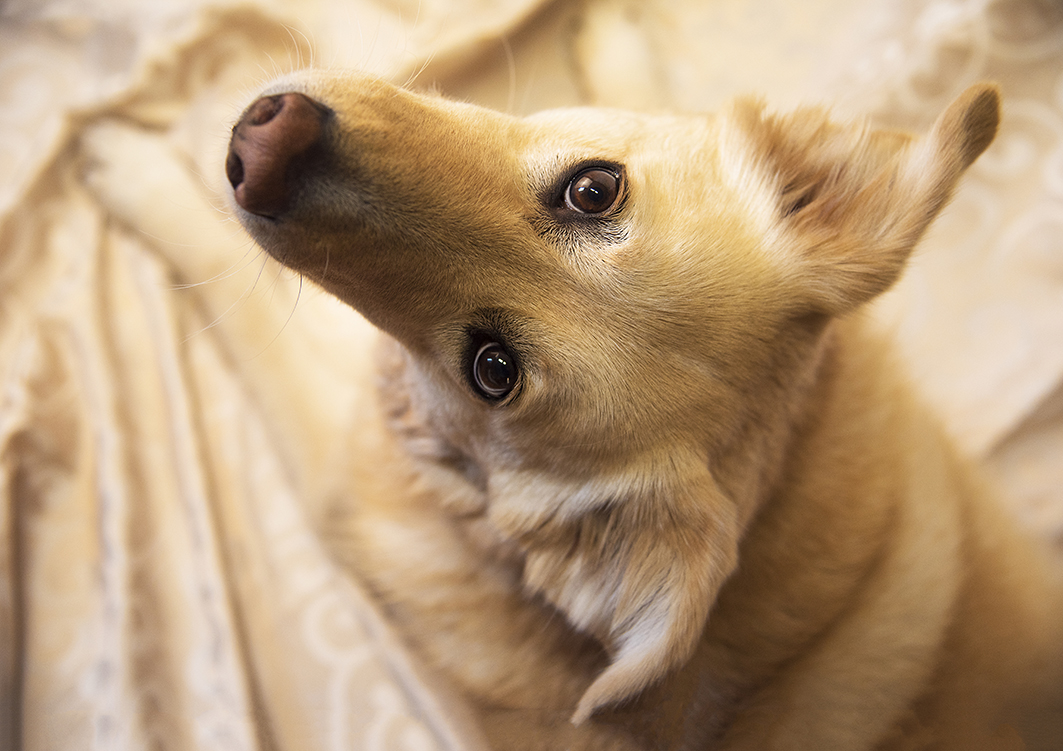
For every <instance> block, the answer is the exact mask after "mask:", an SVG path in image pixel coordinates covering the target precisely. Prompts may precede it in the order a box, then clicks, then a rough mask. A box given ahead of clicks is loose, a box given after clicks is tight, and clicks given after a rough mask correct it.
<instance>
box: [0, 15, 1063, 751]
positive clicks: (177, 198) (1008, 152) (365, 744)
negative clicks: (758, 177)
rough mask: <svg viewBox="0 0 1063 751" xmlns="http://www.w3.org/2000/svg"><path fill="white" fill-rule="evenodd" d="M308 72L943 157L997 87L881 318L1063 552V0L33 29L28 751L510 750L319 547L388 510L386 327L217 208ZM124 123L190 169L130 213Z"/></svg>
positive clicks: (7, 641)
mask: <svg viewBox="0 0 1063 751" xmlns="http://www.w3.org/2000/svg"><path fill="white" fill-rule="evenodd" d="M305 64H317V65H337V66H359V67H363V68H366V69H369V70H372V71H375V72H377V73H379V74H381V75H384V76H387V77H390V78H391V79H393V80H396V81H399V82H404V81H412V82H413V83H414V85H417V86H424V87H430V86H436V87H438V88H439V89H440V90H442V91H443V92H445V93H450V94H453V95H456V96H461V97H466V98H469V99H471V100H474V101H479V102H482V103H485V104H488V105H491V106H495V107H499V108H502V109H508V110H510V111H514V112H527V111H532V110H536V109H540V108H543V107H547V106H558V105H566V104H575V103H594V104H608V105H624V106H653V107H656V106H677V107H683V108H704V109H711V108H714V107H716V106H718V105H719V104H720V103H721V102H722V101H724V100H725V99H727V98H728V97H730V96H731V95H733V94H735V93H741V92H745V91H748V90H754V91H762V92H764V93H765V94H766V95H767V98H768V99H769V100H770V101H772V102H773V103H779V104H780V105H783V106H786V105H791V104H794V103H796V102H798V101H805V100H809V99H811V100H829V101H833V102H837V103H838V105H837V107H838V110H839V111H841V112H873V113H874V114H875V115H876V116H877V117H878V118H879V119H880V121H881V122H883V123H885V124H891V125H900V126H904V127H912V128H919V129H922V128H925V127H926V126H927V125H928V124H929V123H930V122H931V121H932V119H933V117H934V116H935V115H936V113H937V112H938V111H940V109H941V108H942V106H943V105H944V103H945V102H946V101H948V100H949V99H950V98H951V97H952V96H953V95H955V94H956V93H957V92H958V91H959V90H961V89H962V88H963V87H965V86H966V85H967V84H969V83H971V82H973V81H975V80H979V79H983V78H992V79H995V80H997V81H999V82H1000V83H1001V85H1002V86H1003V89H1004V95H1005V101H1006V106H1005V120H1004V126H1003V130H1002V133H1001V136H1000V139H999V140H998V142H997V143H996V144H994V145H993V146H992V147H991V149H990V150H989V152H987V154H986V155H985V156H984V157H983V158H982V159H981V160H980V161H979V162H978V163H977V164H976V166H975V168H974V169H973V170H972V173H971V176H970V177H969V178H968V179H967V180H966V181H965V183H964V187H963V188H962V189H961V191H960V192H959V195H958V196H957V198H956V201H955V202H954V204H953V205H952V206H951V207H950V209H949V210H948V211H947V212H946V214H945V216H944V217H943V219H942V221H941V222H939V224H938V226H937V227H936V228H935V229H934V230H933V232H932V233H931V236H930V237H928V238H927V242H926V243H925V244H924V245H923V246H922V250H921V251H920V254H919V257H918V259H917V261H916V263H915V265H914V266H913V268H912V269H911V271H910V272H909V273H908V274H907V276H906V278H905V279H904V281H903V282H902V284H901V285H900V286H899V287H898V288H897V289H896V290H895V291H894V292H892V293H891V294H890V295H889V297H888V298H887V299H885V300H883V303H882V305H880V306H879V308H878V310H877V313H878V315H879V318H880V320H881V321H882V323H883V325H884V326H887V327H890V328H891V329H893V330H894V331H896V332H897V334H898V336H899V337H900V339H901V342H902V352H903V355H904V356H905V358H906V359H907V361H908V363H909V364H910V366H911V368H912V371H913V377H914V379H915V381H916V383H917V384H918V386H919V387H920V388H921V389H923V391H924V393H925V394H926V395H927V398H928V400H929V401H931V402H932V403H933V404H934V405H936V406H937V407H939V408H940V409H941V412H942V415H943V417H944V418H945V420H946V422H947V424H948V425H949V427H950V428H951V430H952V431H953V432H954V433H955V434H956V436H957V438H958V439H959V440H960V441H961V443H962V445H963V446H965V447H966V448H967V449H968V450H969V451H970V452H971V453H973V454H976V455H978V456H980V457H982V458H983V459H985V460H986V464H987V466H988V467H989V468H990V470H991V471H992V472H993V473H994V474H995V476H996V477H997V479H998V480H999V481H1000V483H1001V484H1002V485H1003V486H1004V487H1005V488H1006V489H1007V490H1008V491H1009V494H1010V497H1012V498H1013V499H1014V503H1015V508H1016V511H1017V513H1018V514H1019V515H1020V516H1021V518H1023V519H1024V520H1025V521H1026V522H1027V523H1028V524H1030V525H1031V526H1032V527H1034V528H1035V529H1037V530H1039V531H1040V532H1042V533H1043V534H1045V535H1055V536H1059V537H1060V539H1063V462H1061V461H1060V460H1059V457H1061V456H1063V9H1061V6H1060V5H1059V4H1058V3H1057V2H1055V1H1054V0H991V1H990V0H903V1H902V2H890V1H888V0H859V1H858V2H856V3H853V2H849V1H848V0H845V1H843V0H808V2H802V3H799V4H798V3H791V2H786V1H785V0H722V1H713V2H707V1H705V2H699V1H697V0H679V1H677V0H645V1H644V2H640V1H638V0H590V2H587V3H569V4H563V3H562V4H559V3H550V4H547V3H544V2H540V1H539V0H507V1H505V2H495V1H492V0H377V1H376V2H373V1H372V0H356V1H355V2H341V1H340V0H273V1H272V2H269V1H267V0H257V1H255V2H248V1H247V0H192V1H189V0H152V2H146V1H143V2H136V1H135V0H117V1H116V0H7V2H6V3H4V4H0V750H2V749H16V748H23V749H28V750H34V751H35V750H37V749H42V750H43V749H62V750H63V751H66V750H68V749H108V750H109V749H156V748H157V749H176V750H179V751H184V750H185V749H197V750H198V749H204V750H205V749H226V750H227V751H228V750H230V749H236V750H238V749H256V750H258V749H262V750H263V751H265V750H266V749H271V750H273V749H276V750H277V751H304V750H306V751H314V750H316V749H322V750H324V749H330V750H332V749H335V750H339V749H367V750H369V751H377V750H378V749H381V750H382V749H387V750H388V751H390V750H392V749H395V750H401V751H421V750H424V751H428V750H429V749H455V750H456V749H477V748H480V747H481V741H480V739H479V736H478V734H477V732H476V730H475V728H474V727H472V725H471V723H470V722H469V721H468V719H467V717H466V709H465V708H464V707H463V706H462V705H461V703H460V700H459V699H458V698H457V697H455V696H452V695H451V694H450V692H448V691H447V690H446V688H445V687H440V686H439V685H438V683H437V681H436V679H435V678H434V677H432V676H430V675H428V674H427V673H426V672H425V670H424V669H423V668H422V667H421V666H420V665H418V664H417V662H416V660H415V658H414V657H412V656H411V654H410V653H409V652H408V651H407V650H406V649H405V648H404V647H403V646H402V645H401V644H400V642H399V641H398V640H397V639H396V637H395V636H394V634H393V633H392V631H391V629H390V627H389V625H388V624H387V622H386V618H385V617H384V616H383V615H382V613H381V612H380V611H379V610H378V609H377V607H376V605H375V604H374V603H373V602H372V601H371V600H370V598H368V597H367V596H366V594H365V593H364V592H363V590H362V589H361V588H360V586H359V583H358V582H357V581H355V580H354V579H353V578H352V577H351V576H350V574H349V573H347V571H346V569H345V568H344V567H343V565H342V562H339V561H336V560H333V559H332V558H330V557H329V555H328V554H327V553H326V552H325V551H326V548H325V546H324V545H323V544H322V541H321V539H320V538H319V536H318V531H316V530H317V528H316V527H314V526H313V525H312V524H311V521H310V520H311V518H312V517H313V509H314V508H315V505H316V504H320V503H321V501H322V499H325V498H329V497H332V496H334V495H335V494H337V493H346V494H350V495H352V497H354V496H356V495H357V488H349V487H346V486H345V485H344V479H343V471H342V470H343V453H344V451H345V450H346V449H345V446H346V440H345V436H346V435H349V434H350V432H351V431H357V430H358V419H357V409H356V405H357V402H358V399H360V398H362V395H361V394H359V393H357V392H356V391H355V389H354V387H353V386H352V384H353V383H356V382H357V379H356V378H354V377H353V374H355V373H356V372H358V371H359V369H361V368H364V367H366V366H367V363H366V362H365V360H364V357H362V356H361V354H360V353H361V352H362V348H361V346H360V344H361V342H363V340H364V337H365V335H366V331H367V330H366V327H365V325H364V323H362V322H361V320H360V319H359V318H358V317H357V316H356V315H355V314H353V313H352V312H351V311H349V310H347V309H345V308H343V307H342V306H340V305H338V304H336V303H334V302H333V301H332V300H331V299H329V298H327V297H325V296H323V295H321V294H319V293H316V292H314V291H313V290H312V289H311V288H310V286H309V285H304V284H302V283H301V282H300V280H299V279H297V278H295V277H294V276H292V275H290V274H287V273H285V272H282V271H281V270H279V269H278V268H277V267H276V266H275V265H273V264H272V262H270V261H268V260H267V259H265V258H264V257H263V256H262V254H260V253H258V252H257V251H255V250H254V249H253V248H252V247H251V244H250V242H249V241H248V240H247V238H246V236H244V235H242V233H240V231H239V230H238V229H237V227H236V226H235V225H234V224H233V223H232V222H231V221H230V220H229V219H227V217H226V215H225V213H224V210H223V206H224V202H223V201H222V200H221V199H220V198H219V196H220V195H221V187H222V180H223V179H224V176H223V174H222V170H221V168H220V165H221V162H222V157H223V155H224V149H225V143H226V138H227V133H228V127H229V125H230V123H231V121H232V117H233V115H234V113H235V112H236V111H237V110H238V108H239V107H240V106H241V105H242V104H243V103H244V102H245V101H246V98H247V96H249V94H250V92H252V91H253V90H254V88H255V86H256V85H257V84H258V83H259V82H261V81H262V80H264V79H265V78H268V77H270V76H271V75H273V74H274V73H277V72H282V71H284V70H288V69H291V68H293V67H298V66H300V65H305ZM106 128H112V129H113V128H119V129H124V130H122V131H121V132H123V133H128V136H126V137H127V138H128V139H129V142H130V148H131V149H133V148H134V147H136V148H137V149H142V151H138V152H137V153H144V154H148V155H150V154H153V153H161V152H159V151H153V149H154V150H159V149H162V150H165V152H166V153H167V154H169V156H170V159H169V161H168V162H167V163H173V164H177V165H181V169H180V174H172V173H170V172H167V171H166V170H165V169H162V168H161V166H160V165H161V164H162V163H163V161H165V160H159V161H155V160H152V159H143V160H140V161H137V160H132V161H133V164H132V166H131V167H130V168H129V169H128V171H127V172H124V173H121V174H118V173H114V172H109V173H106V174H105V177H106V178H107V179H111V180H114V179H118V178H119V177H120V179H122V180H123V181H125V184H127V185H128V184H130V183H133V184H136V185H138V186H143V190H142V192H134V195H142V196H143V197H144V201H143V202H141V203H134V205H128V206H116V205H113V204H104V203H101V202H100V200H99V198H98V197H99V195H100V190H103V191H104V192H106V185H104V186H102V187H101V186H100V185H95V186H93V189H92V190H90V189H89V187H87V182H86V177H85V175H86V171H90V170H91V168H92V164H91V163H89V161H88V160H89V159H90V156H91V154H92V148H91V141H92V139H93V138H94V137H96V136H94V134H99V133H101V132H102V131H101V129H106ZM127 193H128V191H127ZM158 196H164V197H165V198H164V199H162V200H160V199H158ZM145 228H149V229H147V230H146V229H145ZM206 285H214V286H213V287H211V288H209V289H211V290H212V293H213V294H211V295H205V294H203V291H204V289H205V288H206ZM219 285H220V286H219ZM219 288H225V289H227V288H231V289H232V294H231V296H230V297H231V300H230V302H229V304H226V305H224V306H222V307H220V308H215V307H212V305H215V303H214V302H212V300H217V299H219V298H221V299H227V296H226V295H224V294H222V295H219V294H217V290H218V289H219ZM515 669H519V667H518V666H515Z"/></svg>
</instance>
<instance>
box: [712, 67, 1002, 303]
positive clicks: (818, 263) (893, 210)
mask: <svg viewBox="0 0 1063 751" xmlns="http://www.w3.org/2000/svg"><path fill="white" fill-rule="evenodd" d="M999 120H1000V93H999V90H998V88H997V87H996V86H995V85H992V84H985V83H983V84H977V85H974V86H971V87H970V88H969V89H967V90H966V91H964V92H963V93H962V94H961V95H960V96H959V97H958V98H957V99H956V100H955V101H953V102H952V104H950V105H949V106H948V108H946V110H945V111H944V113H942V115H941V116H940V117H939V118H938V120H937V122H936V123H935V124H934V126H933V128H932V129H931V131H930V133H929V134H928V135H926V136H924V137H922V138H915V137H912V136H909V135H907V134H904V133H900V132H897V131H885V130H874V129H872V128H870V127H869V126H868V125H867V124H866V123H858V124H846V125H841V124H837V123H834V122H832V121H831V120H830V118H829V115H828V113H827V112H826V111H824V110H822V109H818V108H805V109H799V110H796V111H794V112H792V113H789V114H786V115H773V114H768V113H766V112H765V111H764V107H763V104H762V103H760V102H757V101H752V100H743V101H739V102H738V103H736V104H735V106H734V108H733V109H732V111H731V114H730V118H729V125H730V126H731V127H732V128H734V129H735V130H736V131H737V133H738V134H739V138H740V141H742V142H743V144H742V145H740V146H739V148H743V147H744V148H745V149H746V151H747V153H746V159H745V160H744V161H743V167H744V168H745V169H749V170H752V171H754V172H755V173H756V174H757V177H758V180H757V184H758V188H759V190H758V191H756V192H757V193H758V196H757V198H756V199H755V200H757V201H760V202H764V201H766V202H767V204H768V212H767V216H765V215H764V214H763V213H762V214H761V219H762V223H763V224H765V225H767V226H766V227H764V229H765V234H766V241H767V244H768V251H769V252H771V253H773V254H775V255H778V256H780V257H781V258H782V259H783V261H784V263H785V264H786V266H787V267H788V269H790V270H791V271H792V272H793V274H794V275H795V276H796V277H797V281H798V282H799V284H800V286H801V287H802V288H803V291H804V292H805V294H806V295H807V300H806V302H807V303H808V304H809V305H810V306H811V307H812V308H814V309H816V310H817V311H818V312H823V313H827V314H840V313H844V312H846V311H848V310H849V309H851V308H853V307H855V306H857V305H860V304H862V303H864V302H867V301H868V300H870V299H871V298H873V297H875V296H876V295H878V294H879V293H881V292H883V291H885V290H886V289H887V288H888V287H889V286H890V285H891V284H893V282H894V281H895V280H896V279H897V278H898V277H899V276H900V273H901V270H902V269H903V267H904V264H905V263H906V261H907V259H908V257H909V255H910V254H911V251H912V248H913V247H914V246H915V244H916V243H917V242H918V240H919V238H920V237H921V236H922V234H923V232H924V231H925V230H926V228H927V226H928V225H929V224H930V222H931V221H932V220H933V219H934V217H936V216H937V214H938V212H939V211H940V210H941V209H942V207H943V206H944V205H945V203H946V202H947V201H948V199H949V197H950V195H951V193H952V190H953V188H954V186H955V185H956V182H957V180H958V179H959V177H960V175H961V174H963V172H964V170H966V169H967V167H969V166H970V165H971V163H972V162H973V161H974V160H975V159H976V158H977V157H978V156H979V155H980V154H981V153H982V152H983V151H985V149H986V148H987V147H988V146H989V144H990V143H991V142H992V140H993V138H994V136H995V135H996V132H997V126H998V123H999ZM731 145H732V146H733V144H731ZM726 146H727V144H725V147H726ZM739 179H742V178H739ZM742 182H743V184H745V185H747V186H748V184H749V182H750V181H749V180H748V178H746V179H742ZM758 208H761V207H758Z"/></svg>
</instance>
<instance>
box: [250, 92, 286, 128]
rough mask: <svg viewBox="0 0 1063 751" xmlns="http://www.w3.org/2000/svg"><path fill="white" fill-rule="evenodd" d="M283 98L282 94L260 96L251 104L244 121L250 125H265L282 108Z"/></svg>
mask: <svg viewBox="0 0 1063 751" xmlns="http://www.w3.org/2000/svg"><path fill="white" fill-rule="evenodd" d="M284 99H285V95H284V94H275V95H274V96H266V97H262V98H261V99H259V100H258V101H257V102H255V103H254V104H252V105H251V109H249V110H248V111H247V115H245V118H244V119H245V121H246V122H247V123H248V124H250V125H265V124H266V123H268V122H269V121H270V120H272V119H273V118H274V117H276V116H277V113H278V112H280V111H281V110H282V109H283V108H284Z"/></svg>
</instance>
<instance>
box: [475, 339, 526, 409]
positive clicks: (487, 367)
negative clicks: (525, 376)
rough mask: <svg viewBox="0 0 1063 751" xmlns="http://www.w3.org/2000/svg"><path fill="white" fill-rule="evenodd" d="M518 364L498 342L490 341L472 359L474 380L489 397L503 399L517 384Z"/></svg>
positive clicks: (477, 386)
mask: <svg viewBox="0 0 1063 751" xmlns="http://www.w3.org/2000/svg"><path fill="white" fill-rule="evenodd" d="M517 374H518V370H517V364H516V362H515V361H514V360H513V356H512V355H510V354H509V352H507V351H506V349H505V347H503V346H502V345H501V344H499V343H498V342H488V343H487V344H485V345H483V346H482V347H480V349H479V350H477V351H476V356H475V357H474V358H473V360H472V380H473V383H474V384H476V388H478V389H479V390H480V393H481V394H483V395H484V396H485V397H487V398H488V399H501V398H502V397H504V396H505V395H506V394H508V393H509V392H510V391H512V390H513V387H514V386H516V385H517Z"/></svg>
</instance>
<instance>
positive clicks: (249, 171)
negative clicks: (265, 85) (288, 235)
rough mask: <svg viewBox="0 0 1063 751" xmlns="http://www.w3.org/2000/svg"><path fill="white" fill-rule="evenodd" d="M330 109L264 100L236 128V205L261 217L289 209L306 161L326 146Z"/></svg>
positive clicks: (229, 172)
mask: <svg viewBox="0 0 1063 751" xmlns="http://www.w3.org/2000/svg"><path fill="white" fill-rule="evenodd" d="M325 112H326V110H325V108H324V107H323V106H321V105H319V104H318V103H317V102H315V101H314V100H312V99H310V98H309V97H307V96H305V95H303V94H297V93H287V94H275V95H274V96H265V97H262V98H261V99H259V100H258V101H256V102H255V103H254V104H252V105H251V106H250V107H248V108H247V111H246V112H244V114H243V117H241V118H240V122H238V123H237V124H236V127H234V128H233V135H232V140H230V142H229V155H228V157H227V158H226V160H225V174H226V176H227V177H228V178H229V183H230V184H231V185H232V186H233V191H234V194H235V196H236V202H237V203H238V204H240V206H241V207H242V208H244V209H245V210H247V211H249V212H251V213H252V214H258V215H260V216H267V217H275V216H277V215H278V214H280V213H282V212H283V211H284V210H285V209H286V208H288V203H289V201H290V199H291V195H290V190H291V184H292V182H293V179H294V178H295V177H296V176H297V174H298V171H299V167H300V165H301V164H302V163H303V162H304V161H305V160H304V159H303V157H305V155H306V154H307V152H308V151H309V150H310V149H311V147H313V146H314V145H315V144H316V143H318V141H320V140H321V133H322V122H323V120H324V117H325Z"/></svg>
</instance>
